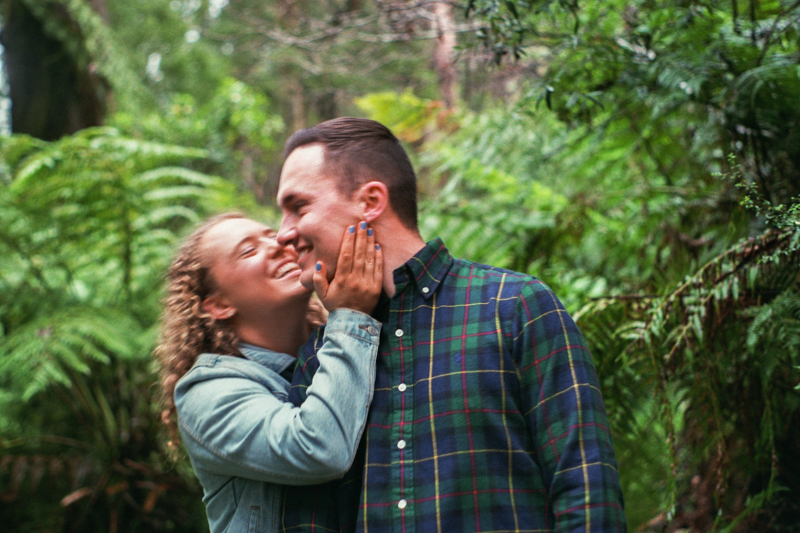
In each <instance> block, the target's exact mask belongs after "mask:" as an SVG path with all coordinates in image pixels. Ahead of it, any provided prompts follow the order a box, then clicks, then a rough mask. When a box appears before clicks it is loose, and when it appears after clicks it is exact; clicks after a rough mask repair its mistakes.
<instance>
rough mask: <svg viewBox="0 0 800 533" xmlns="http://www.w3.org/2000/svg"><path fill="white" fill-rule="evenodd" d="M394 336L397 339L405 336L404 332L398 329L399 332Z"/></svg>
mask: <svg viewBox="0 0 800 533" xmlns="http://www.w3.org/2000/svg"><path fill="white" fill-rule="evenodd" d="M394 336H395V337H402V336H403V330H402V329H398V330H397V331H395V332H394Z"/></svg>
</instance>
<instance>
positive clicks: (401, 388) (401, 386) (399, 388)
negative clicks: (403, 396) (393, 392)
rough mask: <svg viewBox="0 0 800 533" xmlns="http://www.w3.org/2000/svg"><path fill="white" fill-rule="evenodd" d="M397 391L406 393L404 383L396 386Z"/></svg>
mask: <svg viewBox="0 0 800 533" xmlns="http://www.w3.org/2000/svg"><path fill="white" fill-rule="evenodd" d="M397 390H399V391H400V392H405V391H406V384H405V383H401V384H400V385H398V386H397Z"/></svg>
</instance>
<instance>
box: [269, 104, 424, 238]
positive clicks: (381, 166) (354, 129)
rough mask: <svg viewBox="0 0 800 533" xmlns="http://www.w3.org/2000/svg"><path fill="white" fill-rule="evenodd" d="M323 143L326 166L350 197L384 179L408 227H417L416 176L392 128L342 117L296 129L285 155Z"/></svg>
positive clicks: (394, 206) (398, 212)
mask: <svg viewBox="0 0 800 533" xmlns="http://www.w3.org/2000/svg"><path fill="white" fill-rule="evenodd" d="M314 143H320V144H322V145H323V147H324V150H325V163H324V164H325V170H326V171H328V172H330V174H331V175H332V176H333V177H334V178H335V179H336V187H337V189H339V192H340V193H341V194H342V195H344V196H346V197H347V198H350V197H352V195H353V193H354V192H355V191H356V189H358V188H359V187H360V186H361V185H363V184H365V183H367V182H369V181H372V180H376V181H381V182H383V183H385V184H386V188H387V189H388V190H389V205H390V206H391V208H392V210H393V211H394V212H395V213H396V214H397V217H398V218H399V219H400V221H401V222H402V223H403V225H404V226H406V227H407V228H409V229H414V230H415V229H417V176H416V174H415V173H414V168H413V167H412V166H411V161H410V160H409V159H408V154H406V151H405V149H403V146H402V145H401V144H400V141H399V140H398V139H397V137H395V136H394V135H393V134H392V132H391V131H389V128H387V127H386V126H384V125H383V124H381V123H380V122H376V121H374V120H368V119H364V118H353V117H341V118H335V119H333V120H328V121H326V122H323V123H321V124H317V125H316V126H313V127H311V128H306V129H302V130H299V131H296V132H295V133H294V134H293V135H292V136H291V137H289V139H288V140H287V141H286V145H285V146H284V149H283V157H284V159H286V158H287V157H289V155H290V154H291V153H292V152H293V151H294V150H295V149H297V148H299V147H301V146H305V145H308V144H314Z"/></svg>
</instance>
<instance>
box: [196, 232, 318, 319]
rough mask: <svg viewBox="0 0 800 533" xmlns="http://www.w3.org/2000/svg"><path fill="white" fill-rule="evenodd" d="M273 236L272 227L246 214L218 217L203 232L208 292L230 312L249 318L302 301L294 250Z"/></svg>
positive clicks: (305, 291) (305, 293)
mask: <svg viewBox="0 0 800 533" xmlns="http://www.w3.org/2000/svg"><path fill="white" fill-rule="evenodd" d="M275 237H276V233H275V231H274V230H273V229H271V228H268V227H267V226H265V225H263V224H261V223H259V222H256V221H254V220H250V219H247V218H231V219H228V220H223V221H222V222H220V223H219V224H217V225H215V226H214V227H212V228H210V229H209V230H208V232H207V233H206V234H205V235H204V236H203V238H202V240H201V242H200V253H201V254H202V256H203V261H204V262H205V263H206V264H208V265H211V277H212V278H213V281H214V285H215V287H214V289H215V290H214V292H213V293H212V294H213V296H214V297H215V298H217V299H218V300H217V301H219V302H224V305H225V306H230V309H232V313H233V314H232V315H231V317H230V318H232V317H233V315H235V316H236V317H237V320H241V321H243V322H250V321H253V320H257V319H258V315H260V314H263V313H264V312H267V311H272V312H274V311H275V310H276V309H284V308H286V306H287V305H288V306H294V305H307V303H308V298H309V297H310V296H311V294H310V292H309V291H308V289H306V288H305V287H303V286H302V285H301V284H300V282H299V276H300V267H299V266H298V264H297V252H295V250H294V248H293V247H292V246H283V245H280V244H278V241H277V240H276V238H275ZM226 318H228V317H226Z"/></svg>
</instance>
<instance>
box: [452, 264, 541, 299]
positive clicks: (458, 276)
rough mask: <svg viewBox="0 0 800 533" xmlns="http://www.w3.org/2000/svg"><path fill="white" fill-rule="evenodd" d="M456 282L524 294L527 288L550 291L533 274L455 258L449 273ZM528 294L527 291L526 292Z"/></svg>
mask: <svg viewBox="0 0 800 533" xmlns="http://www.w3.org/2000/svg"><path fill="white" fill-rule="evenodd" d="M448 276H451V277H452V278H454V279H455V280H469V281H473V282H474V281H478V282H481V283H483V284H496V285H503V286H504V288H505V290H504V292H506V291H514V290H516V291H519V292H523V291H524V290H525V287H529V288H530V289H531V290H533V291H538V290H544V291H550V288H549V287H548V286H547V285H546V284H545V283H544V282H543V281H542V280H541V279H539V278H538V277H536V276H535V275H533V274H525V273H524V272H517V271H514V270H510V269H507V268H502V267H498V266H493V265H486V264H483V263H478V262H476V261H470V260H469V259H463V258H453V265H452V267H451V268H450V271H449V272H448ZM526 292H527V291H526Z"/></svg>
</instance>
